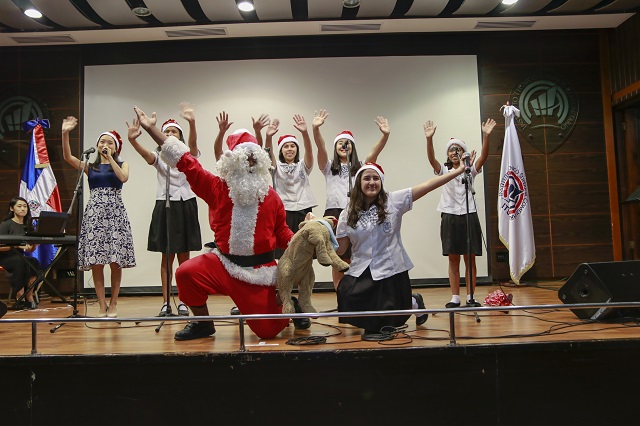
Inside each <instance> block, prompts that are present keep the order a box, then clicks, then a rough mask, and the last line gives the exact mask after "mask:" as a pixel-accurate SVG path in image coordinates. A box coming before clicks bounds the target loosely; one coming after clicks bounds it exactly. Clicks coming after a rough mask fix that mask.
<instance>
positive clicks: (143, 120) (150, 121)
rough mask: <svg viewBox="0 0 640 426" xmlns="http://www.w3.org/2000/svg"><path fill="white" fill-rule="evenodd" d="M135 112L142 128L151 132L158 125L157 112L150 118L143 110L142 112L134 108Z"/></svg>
mask: <svg viewBox="0 0 640 426" xmlns="http://www.w3.org/2000/svg"><path fill="white" fill-rule="evenodd" d="M133 111H134V112H135V113H136V116H137V117H138V121H139V123H140V126H142V128H143V129H145V130H149V129H150V128H152V127H153V126H155V125H156V113H155V112H154V113H153V114H152V115H151V117H149V116H148V115H147V114H145V113H144V111H143V110H141V109H140V108H138V107H137V106H134V107H133Z"/></svg>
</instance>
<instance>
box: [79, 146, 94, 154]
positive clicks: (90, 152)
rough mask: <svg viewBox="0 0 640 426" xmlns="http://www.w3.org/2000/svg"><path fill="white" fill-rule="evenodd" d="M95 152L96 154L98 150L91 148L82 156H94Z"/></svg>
mask: <svg viewBox="0 0 640 426" xmlns="http://www.w3.org/2000/svg"><path fill="white" fill-rule="evenodd" d="M94 152H96V149H95V148H94V147H91V148H89V149H87V150H86V151H85V152H83V153H82V155H89V154H93V153H94Z"/></svg>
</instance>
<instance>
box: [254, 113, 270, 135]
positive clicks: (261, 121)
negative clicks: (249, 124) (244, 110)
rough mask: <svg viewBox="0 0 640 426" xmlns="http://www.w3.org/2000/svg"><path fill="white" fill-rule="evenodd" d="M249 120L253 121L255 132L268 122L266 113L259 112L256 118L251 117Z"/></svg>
mask: <svg viewBox="0 0 640 426" xmlns="http://www.w3.org/2000/svg"><path fill="white" fill-rule="evenodd" d="M251 121H253V130H255V131H256V134H257V133H258V132H260V130H262V128H263V127H266V126H267V125H268V124H269V116H268V115H267V114H261V115H260V117H258V119H257V120H256V119H255V118H253V117H251Z"/></svg>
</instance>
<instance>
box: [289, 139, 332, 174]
mask: <svg viewBox="0 0 640 426" xmlns="http://www.w3.org/2000/svg"><path fill="white" fill-rule="evenodd" d="M295 145H296V156H295V158H294V159H293V162H294V163H299V162H300V147H299V146H298V144H295ZM278 160H280V162H281V163H286V162H287V160H285V159H284V155H282V149H280V148H278ZM334 174H335V173H334Z"/></svg>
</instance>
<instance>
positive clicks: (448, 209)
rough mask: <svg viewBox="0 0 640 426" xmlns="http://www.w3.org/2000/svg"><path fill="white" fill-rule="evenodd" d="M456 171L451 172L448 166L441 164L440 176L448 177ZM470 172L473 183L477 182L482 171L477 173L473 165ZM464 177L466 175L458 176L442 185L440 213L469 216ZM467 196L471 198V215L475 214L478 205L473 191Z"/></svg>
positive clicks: (439, 204)
mask: <svg viewBox="0 0 640 426" xmlns="http://www.w3.org/2000/svg"><path fill="white" fill-rule="evenodd" d="M454 171H455V169H451V170H449V169H448V168H447V166H445V165H444V164H441V165H440V174H439V176H442V175H446V174H447V173H452V172H454ZM470 171H471V173H470V175H471V182H473V181H474V180H475V177H476V176H477V175H478V174H479V173H481V172H482V169H480V171H477V170H476V166H475V164H472V165H471V168H470ZM436 174H438V173H436ZM463 176H464V173H463V174H462V175H460V176H456V177H455V178H453V179H452V180H450V181H449V182H447V183H445V184H444V185H442V192H441V193H440V202H439V203H438V211H439V212H442V213H449V214H455V215H458V216H460V215H463V214H467V204H466V202H465V200H464V199H465V192H466V187H465V184H464V180H462V177H463ZM467 196H468V197H469V213H474V212H475V211H476V203H475V202H474V200H473V196H472V194H471V191H469V193H468V194H467Z"/></svg>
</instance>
